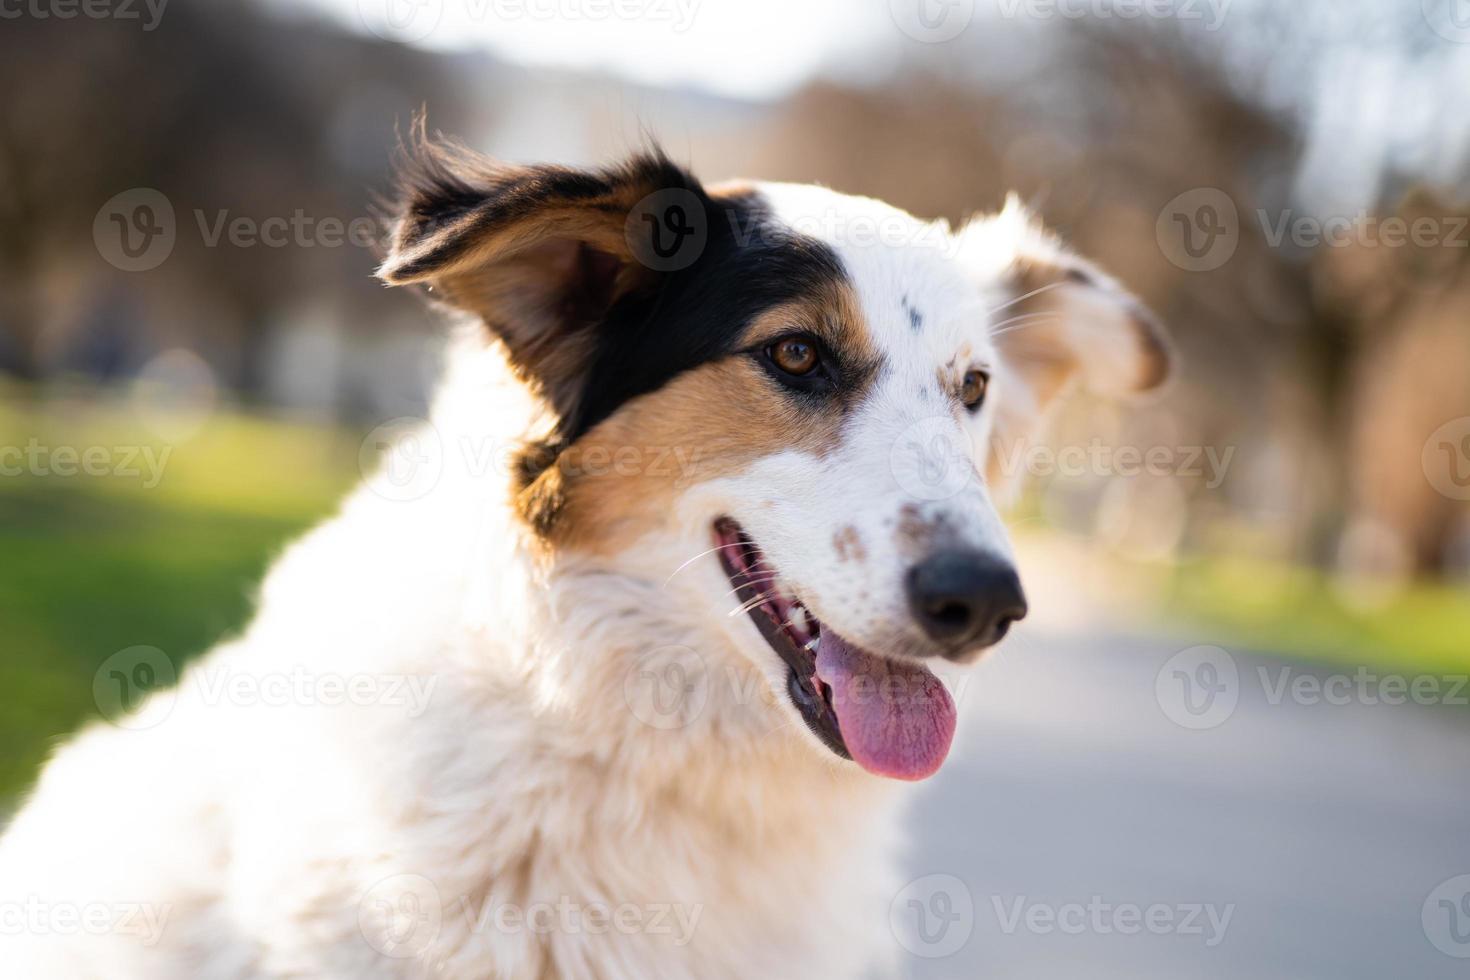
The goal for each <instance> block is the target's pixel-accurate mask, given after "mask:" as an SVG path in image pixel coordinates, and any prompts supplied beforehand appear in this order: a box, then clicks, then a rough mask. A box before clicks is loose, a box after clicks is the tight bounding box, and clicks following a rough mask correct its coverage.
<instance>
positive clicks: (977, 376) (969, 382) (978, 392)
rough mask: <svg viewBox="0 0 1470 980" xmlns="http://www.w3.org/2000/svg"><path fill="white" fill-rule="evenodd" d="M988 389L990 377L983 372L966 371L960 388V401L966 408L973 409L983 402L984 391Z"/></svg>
mask: <svg viewBox="0 0 1470 980" xmlns="http://www.w3.org/2000/svg"><path fill="white" fill-rule="evenodd" d="M988 387H990V376H989V375H987V374H986V373H985V372H984V371H968V372H966V373H965V380H964V383H963V385H961V387H960V401H962V402H964V403H965V407H966V408H970V409H975V408H979V407H980V403H981V402H983V401H984V400H985V389H986V388H988Z"/></svg>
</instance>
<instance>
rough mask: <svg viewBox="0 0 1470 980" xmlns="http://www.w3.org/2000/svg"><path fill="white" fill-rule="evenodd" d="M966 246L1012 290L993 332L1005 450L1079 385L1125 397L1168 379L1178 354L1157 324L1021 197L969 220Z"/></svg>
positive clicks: (984, 270)
mask: <svg viewBox="0 0 1470 980" xmlns="http://www.w3.org/2000/svg"><path fill="white" fill-rule="evenodd" d="M961 243H962V255H963V256H964V257H965V259H966V260H967V263H968V264H969V265H970V266H971V268H972V270H973V271H974V272H975V273H976V274H978V275H981V276H982V277H983V281H985V282H989V283H995V282H1000V283H1003V284H1004V286H1005V289H1006V290H1007V291H1008V293H1009V295H1008V296H1005V297H1002V298H1001V303H1004V304H1005V305H1004V307H1003V308H1002V309H998V310H997V312H996V313H995V315H994V318H993V319H994V323H993V324H992V325H991V328H990V329H991V336H992V338H993V342H994V344H995V347H996V349H997V352H998V354H999V357H1000V360H1001V362H1002V363H1001V365H1000V372H999V373H1000V375H1001V377H1000V378H999V381H1000V384H999V386H998V387H999V388H1000V389H1001V390H1000V391H998V392H997V394H998V395H999V396H1000V397H999V399H998V405H997V409H996V422H995V431H996V440H995V441H996V442H997V444H998V447H999V448H1001V449H1002V451H1003V450H1004V446H1005V445H1006V444H1010V445H1012V446H1014V444H1015V443H1016V442H1017V441H1019V440H1025V439H1027V438H1029V437H1030V436H1031V435H1032V434H1033V433H1034V432H1035V430H1036V428H1037V427H1038V426H1039V425H1040V424H1041V423H1042V422H1043V421H1044V419H1045V417H1046V415H1047V412H1048V411H1049V410H1050V409H1051V408H1052V407H1054V406H1055V405H1056V403H1057V402H1058V401H1059V400H1060V399H1061V398H1062V397H1063V396H1064V395H1065V394H1066V393H1067V392H1069V391H1071V390H1073V389H1075V388H1078V387H1081V388H1083V389H1085V390H1087V391H1091V392H1093V393H1095V394H1099V395H1103V396H1105V397H1113V398H1126V397H1129V396H1135V395H1140V394H1143V393H1146V392H1151V391H1155V390H1157V389H1158V388H1160V387H1162V386H1163V385H1164V384H1165V382H1166V381H1168V379H1169V377H1170V375H1171V373H1172V370H1173V362H1174V355H1173V349H1172V346H1171V345H1170V343H1169V339H1168V336H1167V334H1166V333H1165V331H1164V328H1163V326H1162V324H1161V323H1160V322H1159V320H1158V318H1157V317H1155V316H1154V314H1153V313H1152V312H1150V311H1149V309H1148V308H1147V307H1145V306H1144V305H1143V303H1141V302H1140V301H1139V300H1138V299H1136V298H1135V297H1134V296H1133V295H1132V294H1131V293H1129V292H1128V291H1127V290H1126V289H1124V288H1123V287H1122V286H1121V285H1120V284H1119V283H1118V282H1117V281H1116V280H1114V279H1113V278H1112V277H1111V276H1109V275H1107V274H1106V273H1104V272H1103V271H1102V270H1101V269H1099V268H1097V266H1095V265H1093V264H1092V263H1090V262H1088V261H1086V260H1085V259H1082V258H1080V257H1079V256H1077V255H1075V254H1073V253H1072V252H1070V251H1068V250H1067V249H1066V248H1065V247H1064V246H1063V245H1062V244H1061V242H1060V241H1059V240H1058V239H1057V238H1056V237H1055V236H1054V235H1051V234H1050V233H1048V232H1047V231H1046V230H1045V229H1044V228H1042V227H1041V225H1040V224H1039V223H1038V222H1037V221H1036V220H1035V219H1034V218H1033V217H1032V216H1031V215H1030V214H1028V213H1027V212H1026V211H1025V209H1024V208H1022V207H1021V205H1020V202H1019V201H1017V200H1016V199H1014V198H1012V199H1010V200H1008V201H1007V203H1006V208H1005V210H1004V211H1002V212H1001V213H1000V214H999V215H995V216H993V217H989V218H983V219H979V220H977V221H976V222H972V223H971V225H969V226H968V227H966V228H965V229H964V230H963V231H962V232H961ZM997 305H998V306H999V304H997ZM992 475H994V463H992Z"/></svg>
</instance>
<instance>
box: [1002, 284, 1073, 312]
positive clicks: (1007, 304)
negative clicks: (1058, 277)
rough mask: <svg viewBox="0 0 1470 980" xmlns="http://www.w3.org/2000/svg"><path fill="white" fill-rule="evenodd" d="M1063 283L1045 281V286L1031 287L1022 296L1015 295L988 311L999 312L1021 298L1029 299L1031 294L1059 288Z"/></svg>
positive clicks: (1036, 294) (1037, 294)
mask: <svg viewBox="0 0 1470 980" xmlns="http://www.w3.org/2000/svg"><path fill="white" fill-rule="evenodd" d="M1065 285H1067V284H1066V283H1065V282H1052V283H1047V284H1046V285H1045V286H1042V287H1041V288H1040V289H1033V290H1031V292H1029V293H1027V294H1026V295H1024V296H1017V297H1016V298H1015V299H1013V300H1010V301H1008V302H1005V303H1002V304H1000V305H999V306H997V307H996V308H995V309H993V310H991V311H990V312H991V314H995V313H999V312H1000V311H1001V310H1003V309H1005V308H1006V307H1008V306H1015V305H1016V304H1017V303H1020V302H1022V301H1023V300H1028V299H1030V298H1031V297H1033V296H1040V295H1041V294H1042V293H1045V292H1049V291H1051V290H1053V289H1060V288H1061V287H1063V286H1065Z"/></svg>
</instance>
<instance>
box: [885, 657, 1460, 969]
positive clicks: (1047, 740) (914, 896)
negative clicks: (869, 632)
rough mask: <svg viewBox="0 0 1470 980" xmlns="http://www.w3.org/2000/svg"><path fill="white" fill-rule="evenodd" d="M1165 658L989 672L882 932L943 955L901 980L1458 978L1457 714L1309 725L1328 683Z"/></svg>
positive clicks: (921, 962) (1354, 709) (1263, 662)
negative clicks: (891, 927)
mask: <svg viewBox="0 0 1470 980" xmlns="http://www.w3.org/2000/svg"><path fill="white" fill-rule="evenodd" d="M1178 649H1179V648H1178V647H1175V646H1165V645H1161V644H1160V643H1159V641H1157V640H1154V641H1126V640H1112V641H1105V640H1100V639H1092V640H1082V641H1078V640H1075V639H1069V640H1060V639H1054V640H1047V639H1039V638H1036V637H1035V636H1034V635H1033V636H1031V637H1025V636H1022V637H1018V639H1017V642H1016V645H1013V646H1011V647H1009V648H1008V649H1006V650H1005V651H1003V652H1002V653H1001V654H999V655H998V656H997V658H996V659H995V660H994V661H993V662H987V663H984V664H982V665H981V666H980V668H979V669H978V671H977V672H976V674H975V675H973V677H972V681H971V683H970V684H969V685H968V686H967V687H965V688H964V689H963V691H962V705H961V714H962V715H963V716H966V717H967V718H968V719H969V724H970V727H968V728H967V729H965V730H963V731H962V732H961V739H962V740H963V741H962V744H961V745H960V746H959V747H958V748H957V752H958V753H959V754H958V755H957V757H955V758H952V759H951V761H950V765H949V766H947V767H946V770H945V772H944V773H943V775H942V776H941V777H940V778H939V779H938V780H936V781H935V782H934V783H932V784H930V785H929V786H928V787H926V788H925V789H924V791H923V795H922V797H921V799H920V801H919V805H918V812H917V814H916V815H915V821H914V826H915V828H916V832H915V842H914V848H913V850H912V851H911V852H910V854H909V855H908V859H907V862H906V866H907V867H908V869H909V870H910V872H911V874H912V876H913V877H915V878H919V879H921V880H919V881H918V882H917V883H916V884H915V885H913V886H911V888H910V889H909V890H908V891H907V892H906V893H905V894H904V895H902V896H900V898H899V899H898V900H897V901H896V902H895V904H894V908H893V909H892V916H891V918H892V919H893V920H894V921H896V922H897V924H898V928H899V930H900V931H901V932H903V933H904V935H905V936H906V937H907V938H908V943H909V945H910V946H911V947H912V948H914V949H916V950H919V951H921V952H924V953H928V954H948V955H943V956H932V957H920V956H912V957H910V958H908V959H907V960H906V962H905V969H906V970H907V975H908V976H911V977H914V978H925V980H928V978H934V980H950V978H966V980H968V978H992V977H994V978H1007V980H1010V978H1033V977H1034V978H1045V980H1071V978H1078V980H1108V978H1115V977H1116V978H1127V980H1147V978H1169V980H1181V978H1190V980H1194V978H1202V980H1207V978H1226V977H1228V978H1237V980H1286V978H1290V980H1302V978H1322V980H1347V978H1354V980H1356V978H1364V980H1400V978H1403V980H1437V978H1441V977H1442V978H1446V980H1448V978H1460V980H1463V978H1470V898H1466V897H1465V896H1466V893H1467V892H1470V878H1467V879H1465V880H1464V881H1461V882H1452V883H1451V884H1450V885H1449V886H1447V887H1445V888H1443V889H1441V890H1440V892H1439V893H1438V894H1435V895H1433V896H1431V892H1434V890H1435V889H1436V887H1437V886H1439V885H1441V883H1443V882H1445V881H1446V880H1447V879H1450V878H1452V877H1454V876H1456V875H1470V708H1466V707H1458V708H1456V707H1445V706H1442V705H1441V706H1434V707H1420V706H1418V705H1414V704H1410V705H1407V706H1398V707H1396V706H1389V705H1385V704H1369V703H1364V702H1365V699H1364V698H1362V697H1360V696H1359V695H1358V694H1357V693H1356V688H1354V689H1353V691H1352V692H1351V693H1350V695H1349V698H1350V700H1351V702H1352V703H1349V704H1347V705H1334V704H1329V703H1325V701H1324V702H1323V703H1317V704H1312V703H1310V701H1311V699H1312V692H1313V686H1312V685H1314V684H1315V681H1313V680H1310V679H1309V680H1305V681H1303V680H1299V679H1298V678H1300V677H1303V676H1307V677H1309V678H1317V679H1324V678H1326V677H1327V676H1328V675H1330V674H1331V673H1332V671H1331V670H1330V669H1323V668H1321V667H1310V668H1304V667H1301V666H1299V665H1292V664H1288V663H1286V662H1284V661H1279V660H1274V659H1269V658H1263V657H1257V656H1250V655H1246V654H1242V653H1240V652H1238V651H1237V652H1233V656H1231V657H1230V658H1229V659H1228V660H1222V658H1221V655H1220V654H1200V655H1198V656H1195V655H1191V656H1190V657H1186V658H1182V659H1176V660H1173V661H1172V662H1171V656H1172V655H1174V654H1175V653H1176V652H1178ZM1166 663H1167V665H1168V666H1167V669H1165V670H1164V671H1163V673H1164V681H1163V682H1162V686H1161V687H1159V688H1158V689H1156V680H1157V679H1158V676H1159V674H1160V672H1161V668H1165V665H1166ZM1231 666H1234V668H1235V670H1236V672H1237V677H1238V680H1237V681H1235V682H1234V683H1233V684H1232V683H1231V682H1230V678H1229V676H1228V675H1229V670H1230V667H1231ZM1282 671H1287V672H1288V673H1287V674H1285V675H1283V674H1282ZM1263 672H1264V673H1263ZM1283 676H1284V677H1285V678H1286V680H1287V681H1288V684H1289V685H1305V687H1304V688H1303V689H1302V690H1303V691H1304V693H1303V695H1302V696H1300V697H1296V698H1294V697H1293V696H1292V694H1291V689H1290V687H1288V688H1287V690H1286V692H1285V694H1284V696H1278V695H1277V689H1278V688H1279V686H1280V684H1281V681H1282V679H1283ZM1185 678H1187V679H1189V681H1190V683H1191V684H1193V685H1194V687H1193V688H1192V689H1191V690H1190V691H1189V692H1187V693H1188V694H1189V695H1190V696H1191V697H1192V698H1193V699H1194V700H1193V701H1192V702H1191V703H1192V706H1193V708H1194V710H1195V712H1198V714H1191V713H1190V711H1189V710H1188V709H1187V708H1186V707H1185V706H1184V702H1183V697H1184V695H1185V693H1186V692H1185V690H1184V684H1185ZM1202 683H1203V684H1205V685H1208V687H1209V688H1210V689H1213V690H1214V691H1215V693H1216V701H1215V702H1214V703H1213V704H1210V702H1208V701H1207V700H1206V688H1204V687H1201V686H1200V685H1201V684H1202ZM1343 683H1344V682H1343V681H1337V682H1336V684H1337V685H1339V686H1338V687H1336V688H1330V690H1332V691H1333V693H1334V695H1341V694H1343V693H1344V691H1343V689H1342V687H1341V685H1342V684H1343ZM1372 690H1373V689H1372V688H1371V687H1370V693H1372ZM1232 692H1233V694H1234V695H1235V697H1234V698H1232ZM1442 692H1443V693H1446V694H1447V693H1450V692H1449V689H1448V688H1444V689H1442ZM1386 693H1388V694H1390V695H1392V694H1395V693H1396V692H1395V691H1393V690H1392V689H1391V688H1389V689H1388V690H1387V692H1386ZM1458 694H1459V695H1460V696H1461V697H1462V698H1466V697H1470V690H1465V691H1460V692H1458ZM1273 698H1275V699H1276V700H1277V701H1278V702H1279V703H1274V704H1273V703H1272V699H1273ZM1232 700H1234V701H1235V706H1234V709H1233V711H1231V710H1230V703H1231V701H1232ZM1441 700H1443V699H1442V698H1441ZM1166 709H1167V711H1166ZM1206 709H1208V710H1206ZM1171 713H1172V714H1173V715H1174V716H1176V717H1178V718H1181V719H1182V720H1184V721H1185V722H1187V723H1189V724H1192V725H1196V726H1212V727H1199V728H1197V729H1195V730H1191V729H1189V728H1186V727H1183V726H1181V725H1180V724H1178V723H1176V722H1175V721H1174V720H1171V717H1170V714H1171ZM935 874H938V875H943V874H949V875H953V876H954V879H958V883H957V882H956V880H954V879H945V878H924V877H923V876H927V875H935ZM1095 896H1096V897H1097V898H1098V899H1100V903H1099V902H1094V897H1095ZM1089 905H1092V906H1098V905H1105V906H1106V907H1093V908H1089ZM1130 905H1131V906H1134V907H1137V911H1136V912H1134V911H1132V910H1131V909H1129V908H1126V907H1125V906H1130ZM1149 906H1160V908H1158V909H1154V910H1152V911H1151V912H1150V910H1149V908H1148V907H1149ZM1196 906H1202V908H1199V909H1198V911H1192V909H1193V908H1194V907H1196ZM1426 906H1427V908H1428V911H1427V912H1425V909H1426ZM1212 911H1213V912H1214V915H1215V918H1214V919H1213V920H1212V919H1211V918H1210V915H1209V913H1210V912H1212ZM921 913H922V917H923V918H922V923H921V922H920V915H921ZM1227 913H1228V914H1229V918H1228V920H1225V919H1224V918H1223V917H1224V916H1225V915H1226V914H1227ZM1421 913H1424V915H1425V916H1426V917H1425V918H1421ZM1150 914H1152V915H1153V916H1154V918H1153V920H1152V921H1153V925H1154V928H1155V929H1158V930H1159V931H1160V934H1155V933H1153V932H1151V931H1150V929H1149V927H1148V922H1149V920H1148V919H1147V918H1146V916H1148V915H1150ZM1191 915H1193V918H1192V919H1191V918H1190V917H1191ZM1452 915H1453V916H1454V918H1453V919H1452ZM1052 917H1057V918H1056V921H1053V918H1052ZM1166 917H1167V918H1166ZM945 922H947V923H948V924H949V925H948V929H947V930H946V929H945V928H944V927H943V925H942V923H945ZM1028 922H1029V923H1030V924H1029V925H1028ZM1170 923H1172V925H1171V924H1170ZM921 924H922V925H924V926H925V927H926V933H925V935H927V937H928V940H929V941H928V944H927V945H926V943H925V941H924V940H923V939H921V938H918V937H917V935H916V930H917V928H918V927H919V925H921ZM1123 930H1136V932H1135V933H1134V934H1127V933H1125V932H1124V931H1123ZM1195 930H1198V931H1197V932H1196V931H1195ZM967 933H968V939H966V938H965V936H966V934H967ZM1436 942H1437V943H1438V944H1439V945H1441V946H1443V947H1445V948H1446V949H1447V950H1449V951H1450V952H1455V953H1459V954H1461V955H1462V956H1464V957H1467V958H1453V957H1451V956H1450V955H1448V954H1447V953H1446V952H1441V951H1440V950H1439V949H1438V948H1436V945H1435V943H1436Z"/></svg>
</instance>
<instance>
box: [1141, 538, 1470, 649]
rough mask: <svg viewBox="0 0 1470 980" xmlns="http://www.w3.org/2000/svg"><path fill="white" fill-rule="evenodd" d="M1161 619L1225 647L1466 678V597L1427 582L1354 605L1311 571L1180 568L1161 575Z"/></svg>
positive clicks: (1209, 565) (1197, 563)
mask: <svg viewBox="0 0 1470 980" xmlns="http://www.w3.org/2000/svg"><path fill="white" fill-rule="evenodd" d="M1164 594H1165V596H1166V597H1167V598H1166V616H1167V618H1168V619H1169V620H1170V621H1172V622H1173V623H1174V624H1176V625H1180V626H1185V627H1186V628H1191V629H1193V628H1195V627H1197V626H1200V625H1204V626H1208V627H1211V628H1213V629H1215V630H1217V631H1218V635H1220V636H1221V637H1222V638H1224V639H1225V640H1227V641H1228V642H1231V643H1235V644H1238V645H1240V646H1244V647H1254V648H1256V649H1260V650H1269V651H1273V652H1276V653H1284V654H1295V655H1298V656H1302V657H1310V658H1313V659H1319V660H1325V661H1330V662H1335V663H1340V664H1349V665H1357V664H1365V665H1368V666H1372V667H1375V668H1378V669H1382V670H1390V671H1396V672H1399V673H1404V674H1409V675H1417V674H1466V673H1470V594H1467V592H1466V590H1465V589H1464V588H1463V587H1460V588H1456V587H1454V586H1450V585H1443V584H1438V583H1432V582H1418V583H1412V584H1409V585H1408V586H1407V587H1404V588H1400V589H1395V590H1392V591H1387V592H1385V593H1384V594H1383V595H1382V596H1381V597H1378V598H1376V599H1374V600H1373V601H1371V602H1364V601H1361V600H1354V599H1353V598H1352V597H1351V595H1350V594H1349V593H1347V592H1344V591H1343V590H1342V588H1340V587H1339V585H1337V584H1336V583H1334V582H1333V580H1332V579H1331V577H1330V576H1327V575H1325V574H1323V573H1321V572H1319V571H1315V570H1311V569H1306V568H1301V567H1297V566H1292V565H1287V564H1281V563H1272V562H1263V561H1252V560H1248V559H1243V558H1229V557H1210V558H1199V559H1194V560H1191V561H1188V562H1185V563H1183V564H1181V565H1180V566H1178V567H1177V568H1175V569H1172V570H1171V571H1170V572H1169V573H1168V574H1167V580H1166V584H1165V586H1164Z"/></svg>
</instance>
